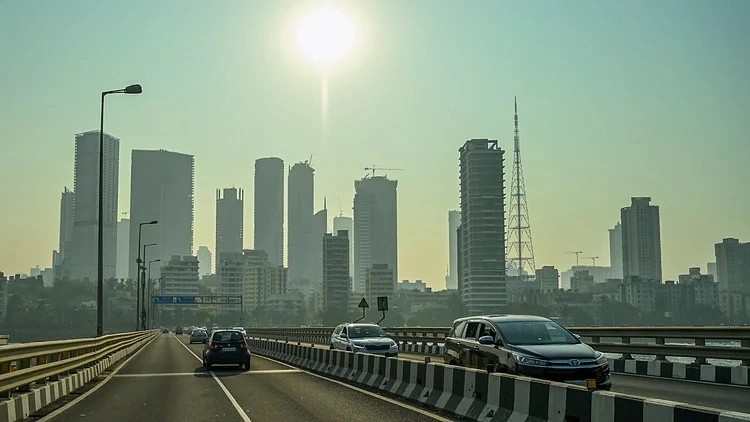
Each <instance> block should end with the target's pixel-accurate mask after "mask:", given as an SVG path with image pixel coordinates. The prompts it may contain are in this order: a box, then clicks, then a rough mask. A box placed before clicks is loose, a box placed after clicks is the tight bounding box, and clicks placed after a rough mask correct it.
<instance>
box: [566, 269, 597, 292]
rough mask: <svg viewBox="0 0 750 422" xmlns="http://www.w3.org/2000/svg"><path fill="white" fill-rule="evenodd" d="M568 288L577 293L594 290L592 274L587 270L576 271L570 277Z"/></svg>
mask: <svg viewBox="0 0 750 422" xmlns="http://www.w3.org/2000/svg"><path fill="white" fill-rule="evenodd" d="M570 289H571V290H573V291H574V292H578V293H591V291H592V290H594V276H593V275H591V274H589V272H588V271H586V270H582V271H576V272H575V274H574V275H573V277H571V278H570Z"/></svg>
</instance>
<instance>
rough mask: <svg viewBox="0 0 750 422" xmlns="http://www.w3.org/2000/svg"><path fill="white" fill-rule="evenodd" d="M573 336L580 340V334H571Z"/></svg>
mask: <svg viewBox="0 0 750 422" xmlns="http://www.w3.org/2000/svg"><path fill="white" fill-rule="evenodd" d="M573 336H575V338H577V339H578V340H579V341H580V340H581V336H579V335H578V334H573Z"/></svg>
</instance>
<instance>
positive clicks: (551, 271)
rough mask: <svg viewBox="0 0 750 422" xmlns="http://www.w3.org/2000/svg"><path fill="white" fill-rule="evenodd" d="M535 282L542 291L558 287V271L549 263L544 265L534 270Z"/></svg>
mask: <svg viewBox="0 0 750 422" xmlns="http://www.w3.org/2000/svg"><path fill="white" fill-rule="evenodd" d="M536 282H537V283H538V285H539V288H540V289H541V290H542V291H543V292H549V291H551V290H557V289H559V288H560V272H559V271H557V268H555V267H553V266H551V265H545V266H543V267H542V268H539V269H537V270H536Z"/></svg>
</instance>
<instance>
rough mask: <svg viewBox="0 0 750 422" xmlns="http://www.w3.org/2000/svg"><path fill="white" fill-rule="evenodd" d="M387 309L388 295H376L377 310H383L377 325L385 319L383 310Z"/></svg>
mask: <svg viewBox="0 0 750 422" xmlns="http://www.w3.org/2000/svg"><path fill="white" fill-rule="evenodd" d="M387 310H388V296H378V311H383V318H380V321H378V325H380V323H381V322H382V321H383V320H384V319H385V311H387Z"/></svg>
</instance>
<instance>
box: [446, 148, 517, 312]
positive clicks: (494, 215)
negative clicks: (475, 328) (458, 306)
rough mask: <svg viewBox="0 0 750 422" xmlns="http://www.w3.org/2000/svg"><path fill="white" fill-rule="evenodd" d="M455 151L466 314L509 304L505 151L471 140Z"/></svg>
mask: <svg viewBox="0 0 750 422" xmlns="http://www.w3.org/2000/svg"><path fill="white" fill-rule="evenodd" d="M458 151H459V161H460V181H461V228H460V231H459V232H460V238H459V251H460V253H461V257H460V258H459V266H460V268H461V276H460V292H461V298H462V300H463V302H464V304H465V305H466V306H467V308H468V311H469V313H470V314H474V315H476V314H489V313H496V312H498V311H499V308H500V307H502V306H505V305H507V304H508V294H507V280H506V276H505V268H506V263H505V192H504V183H503V182H504V172H503V150H502V149H501V148H500V147H499V146H498V142H497V140H490V139H471V140H468V141H466V143H464V145H463V146H462V147H461V148H459V150H458Z"/></svg>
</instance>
